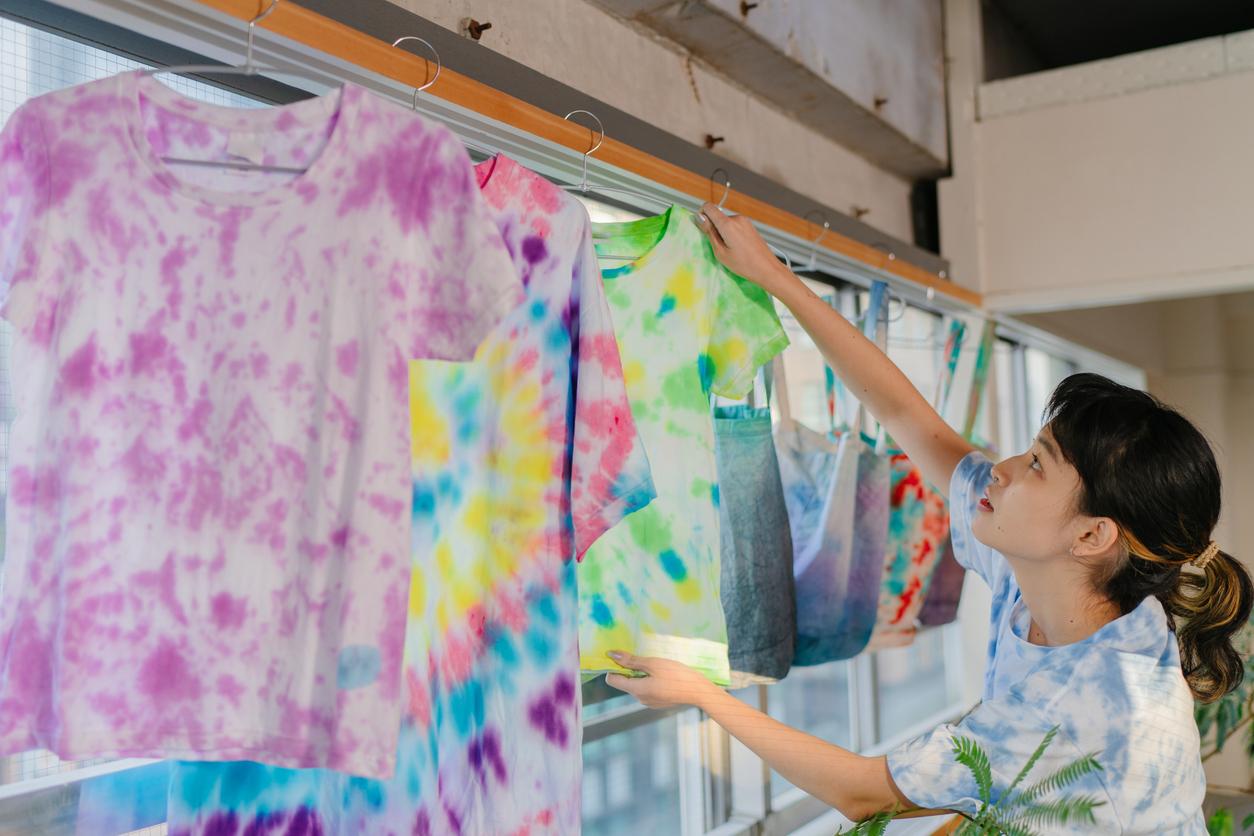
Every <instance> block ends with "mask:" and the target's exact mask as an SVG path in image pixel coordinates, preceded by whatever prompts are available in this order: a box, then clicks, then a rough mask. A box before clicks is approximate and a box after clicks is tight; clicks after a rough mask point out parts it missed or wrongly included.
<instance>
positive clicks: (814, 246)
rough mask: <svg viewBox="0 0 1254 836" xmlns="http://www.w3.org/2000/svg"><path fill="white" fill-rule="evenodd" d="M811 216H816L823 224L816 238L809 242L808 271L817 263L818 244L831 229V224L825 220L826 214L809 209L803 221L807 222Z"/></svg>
mask: <svg viewBox="0 0 1254 836" xmlns="http://www.w3.org/2000/svg"><path fill="white" fill-rule="evenodd" d="M811 215H814V216H817V218H818V219H819V221H821V222H822V224H823V229H822V230H821V231H820V232H819V235H818V237H817V238H815V239H814V240H813V241H811V242H810V269H811V270H813V269H814V268H815V266H816V265H817V263H818V257H819V243H820V242H821V241H822V240H823V238H824V236H826V235H827V232H828V230H830V229H831V228H832V222H831V221H829V220H828V219H827V214H826V213H824V212H822V211H820V210H818V209H811V210H810V211H809V212H806V213H805V216H804V217H805V220H809V219H810V216H811Z"/></svg>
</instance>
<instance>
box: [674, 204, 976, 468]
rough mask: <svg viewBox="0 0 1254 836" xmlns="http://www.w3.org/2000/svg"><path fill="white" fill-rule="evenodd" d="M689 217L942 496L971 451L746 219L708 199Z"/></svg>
mask: <svg viewBox="0 0 1254 836" xmlns="http://www.w3.org/2000/svg"><path fill="white" fill-rule="evenodd" d="M696 217H697V222H698V225H699V226H700V227H701V229H702V231H703V232H705V233H706V234H707V235H708V236H709V238H710V243H711V245H712V246H713V248H714V254H715V256H717V257H718V259H719V261H721V262H722V263H723V265H724V266H725V267H727V269H729V270H731V271H732V272H733V273H736V274H737V275H740V276H743V277H744V278H746V279H748V280H749V281H751V282H753V283H754V284H757V285H759V286H760V287H761V288H762V289H763V290H765V291H766V292H767V293H770V294H771V295H772V296H774V297H775V298H776V299H778V300H779V301H780V302H782V303H783V304H784V305H785V306H786V307H787V308H788V309H789V310H790V311H792V313H793V316H795V317H796V318H797V321H798V322H800V323H801V326H802V327H803V328H805V330H806V333H808V334H809V335H810V338H811V339H812V340H814V344H815V345H817V346H818V348H819V350H820V351H821V352H823V356H824V357H825V358H826V359H827V362H828V364H829V365H830V366H831V367H832V371H834V372H835V373H836V376H837V377H839V378H840V379H841V381H843V382H844V384H845V386H846V387H847V388H848V389H849V390H850V391H851V392H853V394H854V395H855V396H856V397H857V398H858V400H859V401H861V402H862V404H863V405H864V406H866V408H867V411H868V412H870V413H871V414H872V415H873V416H875V419H876V420H877V421H879V422H880V423H881V424H883V425H884V427H885V428H886V429H887V430H888V432H889V434H890V435H891V436H892V437H893V440H894V441H895V442H896V443H897V444H899V445H900V446H901V449H902V450H904V451H905V453H906V455H908V456H909V457H910V460H911V461H912V462H914V464H915V465H916V466H917V467H918V468H919V469H920V470H921V471H922V472H923V476H924V478H926V479H927V480H928V481H929V482H931V484H932V485H933V486H934V487H935V488H936V489H937V490H940V491H942V492H946V493H947V492H948V489H949V479H950V477H951V476H952V475H953V472H954V468H956V467H957V466H958V462H960V461H961V460H962V459H963V457H964V456H966V455H967V454H968V453H969V452H971V451H972V450H973V449H975V448H974V447H973V446H972V445H971V444H970V443H969V442H967V441H966V440H965V439H963V437H962V436H961V435H959V434H958V433H957V432H956V431H954V429H953V428H952V427H950V426H949V425H948V424H946V423H945V421H944V419H943V418H941V417H940V415H938V414H937V412H936V410H935V409H933V408H932V405H931V404H930V403H928V402H927V399H926V398H924V397H923V396H922V395H921V394H919V391H918V390H917V389H915V388H914V384H912V383H911V382H910V381H909V379H908V378H907V377H906V376H905V375H904V374H903V373H902V372H901V369H899V368H897V366H896V365H895V364H894V363H893V361H891V360H889V359H888V357H887V356H886V355H885V354H884V352H882V351H880V349H879V347H878V346H876V345H875V344H874V343H872V342H871V341H870V340H868V339H867V338H866V337H864V336H863V335H862V333H861V332H860V331H859V330H858V329H857V328H856V327H854V326H853V324H851V323H850V322H848V321H847V320H846V319H845V318H844V317H843V316H841V315H840V314H839V313H837V312H836V311H835V310H833V309H832V307H831V306H830V305H828V304H827V303H826V302H824V301H823V300H822V299H820V298H819V297H818V296H817V295H816V294H815V293H814V292H813V291H812V290H810V289H809V288H808V287H806V285H805V283H804V282H803V281H801V279H800V278H798V277H797V276H796V275H795V274H793V273H792V271H790V270H789V269H788V268H787V267H785V266H784V265H782V264H780V263H779V261H778V260H777V259H776V258H775V255H774V254H773V253H772V252H771V250H770V248H769V247H768V246H767V245H766V242H765V241H763V240H762V236H760V235H759V234H758V231H757V230H756V229H754V228H753V224H752V223H751V222H750V221H749V219H748V218H746V217H743V216H735V217H731V216H728V215H725V214H724V213H723V212H722V211H721V210H720V209H719V208H718V207H717V206H715V205H714V204H712V203H707V204H706V205H705V206H703V207H702V209H701V214H700V215H697V216H696Z"/></svg>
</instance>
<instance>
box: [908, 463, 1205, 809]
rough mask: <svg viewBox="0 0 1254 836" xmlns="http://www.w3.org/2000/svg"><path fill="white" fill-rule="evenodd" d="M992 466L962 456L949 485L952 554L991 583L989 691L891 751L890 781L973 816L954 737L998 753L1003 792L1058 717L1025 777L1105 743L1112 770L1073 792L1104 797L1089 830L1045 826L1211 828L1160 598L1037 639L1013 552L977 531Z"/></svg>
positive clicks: (1188, 709) (913, 797)
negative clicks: (1056, 638)
mask: <svg viewBox="0 0 1254 836" xmlns="http://www.w3.org/2000/svg"><path fill="white" fill-rule="evenodd" d="M991 468H992V464H991V463H990V462H989V461H988V459H986V458H985V457H984V456H983V455H981V454H979V453H972V454H971V455H969V456H967V458H965V459H963V461H962V463H961V464H959V465H958V468H957V470H956V471H955V472H954V476H953V481H952V484H951V486H950V493H949V497H950V508H951V513H952V520H951V526H952V531H953V544H954V555H955V557H957V559H958V562H959V563H961V564H962V565H963V566H965V567H966V568H968V569H970V570H972V571H973V572H975V573H977V574H978V575H980V577H982V578H984V580H985V581H986V582H987V583H988V585H989V587H990V588H991V589H992V591H993V606H992V637H991V639H990V641H989V648H988V673H987V675H986V678H985V682H984V699H983V700H982V701H981V702H980V703H979V704H977V705H976V707H975V708H973V709H972V710H971V711H970V712H969V713H968V714H967V715H966V716H965V717H963V718H962V720H961V721H959V722H958V723H956V724H945V725H942V726H939V727H938V728H936V729H933V730H932V731H930V732H928V733H927V734H925V735H922V736H921V737H918V738H916V739H914V740H912V741H910V742H909V743H906V744H905V745H903V746H901V747H899V748H897V749H896V750H894V751H893V752H891V753H889V755H888V767H889V770H890V771H891V773H892V776H893V780H894V781H895V782H896V783H897V786H898V788H899V789H900V790H901V791H902V793H903V794H905V796H906V797H907V798H909V799H910V801H912V802H913V803H914V804H917V805H919V806H920V807H927V808H933V809H951V810H959V811H962V812H965V813H969V814H974V813H975V812H976V808H977V799H978V797H979V796H978V792H977V789H976V786H975V782H974V780H973V778H972V776H971V773H970V772H969V771H968V770H967V769H966V767H964V766H962V765H960V764H959V763H957V762H956V761H955V760H954V756H953V738H954V737H955V736H964V737H968V738H972V739H974V740H976V741H977V742H978V743H979V744H980V745H981V746H982V747H983V748H984V750H985V751H986V752H987V753H988V755H989V759H990V760H991V762H992V767H993V799H994V800H996V799H997V798H998V797H999V796H1000V793H1001V792H1002V791H1004V790H1005V788H1006V787H1007V786H1008V785H1009V783H1010V782H1011V781H1013V780H1014V777H1015V774H1016V773H1017V772H1018V771H1019V770H1020V769H1021V768H1022V767H1023V766H1024V764H1026V763H1027V761H1028V758H1029V756H1030V755H1031V754H1032V751H1033V750H1034V749H1035V748H1036V746H1037V745H1038V744H1039V743H1040V742H1041V738H1043V737H1044V736H1045V733H1046V732H1047V731H1048V730H1049V729H1050V728H1052V727H1054V726H1058V727H1059V732H1058V737H1057V738H1056V739H1055V740H1054V742H1053V744H1052V745H1051V746H1050V747H1049V748H1048V749H1047V750H1046V751H1045V755H1044V757H1042V759H1041V761H1040V762H1039V763H1037V764H1036V766H1035V768H1034V769H1033V770H1032V772H1031V773H1030V774H1029V776H1028V779H1027V781H1028V782H1029V783H1030V782H1032V781H1035V780H1039V779H1040V778H1042V777H1044V776H1046V775H1049V774H1050V773H1052V772H1054V771H1056V770H1057V769H1059V768H1060V767H1062V766H1064V765H1066V764H1067V763H1070V762H1071V761H1073V760H1075V759H1076V758H1078V757H1080V756H1081V755H1084V754H1088V753H1090V752H1096V753H1097V760H1098V762H1099V763H1100V764H1101V766H1102V771H1100V772H1097V773H1092V774H1090V775H1088V776H1085V778H1083V779H1081V780H1080V781H1077V782H1076V783H1074V784H1072V785H1070V786H1069V787H1067V788H1066V789H1064V791H1063V792H1064V794H1065V795H1091V796H1093V797H1094V798H1096V799H1097V800H1098V801H1100V802H1103V804H1102V806H1100V807H1098V808H1097V809H1096V811H1095V816H1096V819H1097V823H1096V825H1093V826H1091V828H1090V829H1088V830H1085V829H1084V827H1083V826H1081V825H1077V824H1075V823H1070V824H1068V825H1066V826H1065V827H1064V828H1062V829H1056V830H1042V831H1041V832H1049V833H1064V832H1065V833H1077V832H1091V833H1147V834H1148V833H1154V834H1162V833H1176V834H1204V833H1206V827H1205V825H1204V823H1203V819H1202V812H1201V809H1202V798H1203V796H1204V795H1205V793H1206V779H1205V776H1204V775H1203V773H1202V762H1201V757H1200V746H1199V739H1198V732H1197V725H1196V723H1195V722H1194V720H1193V700H1192V696H1191V694H1190V692H1189V687H1188V684H1187V683H1186V682H1185V679H1184V675H1183V674H1182V673H1181V669H1180V653H1179V648H1178V646H1177V644H1176V636H1175V633H1173V632H1172V631H1171V630H1169V629H1168V627H1167V618H1166V614H1165V613H1164V611H1163V608H1162V605H1161V604H1160V603H1159V602H1158V599H1157V598H1154V597H1150V598H1147V599H1146V600H1145V601H1143V602H1142V603H1141V604H1140V606H1138V607H1137V608H1136V609H1135V610H1133V611H1132V612H1130V613H1128V614H1127V615H1125V616H1123V617H1121V618H1118V619H1116V620H1114V621H1112V622H1110V623H1109V624H1107V625H1105V626H1104V627H1102V628H1101V629H1100V630H1098V631H1097V632H1095V633H1094V634H1093V635H1091V636H1089V637H1088V638H1087V639H1084V640H1083V641H1079V642H1075V643H1074V644H1069V645H1063V646H1059V647H1041V646H1039V645H1034V644H1030V643H1029V642H1028V641H1027V635H1028V627H1029V624H1030V622H1031V617H1030V615H1029V613H1028V610H1027V607H1026V605H1025V604H1024V602H1023V597H1022V594H1021V592H1020V590H1019V585H1018V583H1016V582H1015V577H1014V573H1013V572H1012V571H1011V568H1010V566H1009V564H1008V563H1007V562H1006V559H1005V557H1003V556H1002V555H1001V554H999V553H998V552H996V551H994V550H993V549H991V548H989V547H988V546H985V545H983V544H982V543H980V542H978V541H976V539H975V538H974V536H973V535H972V533H971V520H972V516H973V514H974V513H975V510H976V505H977V503H978V502H979V499H980V497H981V496H982V495H983V492H984V488H985V487H986V486H987V485H988V483H989V481H990V470H991Z"/></svg>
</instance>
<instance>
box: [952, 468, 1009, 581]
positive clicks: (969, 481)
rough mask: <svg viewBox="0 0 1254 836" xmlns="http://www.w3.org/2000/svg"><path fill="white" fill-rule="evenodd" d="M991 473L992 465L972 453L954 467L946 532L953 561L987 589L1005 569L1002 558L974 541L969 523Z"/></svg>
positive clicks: (975, 511) (975, 512)
mask: <svg viewBox="0 0 1254 836" xmlns="http://www.w3.org/2000/svg"><path fill="white" fill-rule="evenodd" d="M992 469H993V463H992V462H990V461H989V460H988V458H987V457H986V456H985V455H984V454H983V453H981V452H979V451H978V450H975V451H972V452H971V453H969V454H967V456H966V458H964V459H963V460H962V461H961V462H959V463H958V466H957V467H956V468H954V475H953V477H952V478H951V479H950V482H949V531H950V536H951V537H952V538H953V548H954V559H955V560H957V561H958V562H959V563H960V564H962V566H963V567H964V568H966V569H970V570H971V571H973V572H975V573H976V574H977V575H979V576H980V577H981V578H983V579H984V582H985V583H987V584H988V585H989V587H990V588H992V587H994V586H995V584H996V582H997V577H998V576H1000V575H1002V574H1004V573H1005V571H1006V570H1007V569H1008V567H1007V565H1006V558H1004V557H1002V556H1001V555H1000V554H998V553H997V552H996V551H994V550H993V549H991V548H989V547H988V546H986V545H984V544H983V543H981V542H980V541H979V540H976V539H975V535H974V534H972V532H971V521H972V520H973V519H974V518H975V515H976V514H977V513H979V510H978V506H979V502H980V498H981V497H982V496H984V489H985V488H986V487H988V484H989V482H991V481H992V474H991V471H992Z"/></svg>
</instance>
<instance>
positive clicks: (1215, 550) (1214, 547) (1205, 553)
mask: <svg viewBox="0 0 1254 836" xmlns="http://www.w3.org/2000/svg"><path fill="white" fill-rule="evenodd" d="M1217 554H1219V544H1218V543H1216V542H1215V541H1214V540H1211V541H1210V545H1208V546H1207V547H1206V548H1204V549H1202V553H1201V554H1199V555H1198V556H1197V557H1195V558H1193V559H1192V560H1190V561H1189V562H1190V563H1192V564H1193V565H1194V566H1196V567H1197V568H1199V569H1205V568H1206V564H1207V563H1210V562H1211V561H1212V560H1214V559H1215V555H1217Z"/></svg>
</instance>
